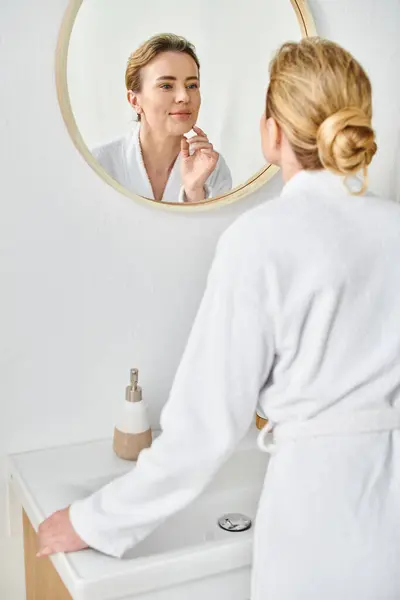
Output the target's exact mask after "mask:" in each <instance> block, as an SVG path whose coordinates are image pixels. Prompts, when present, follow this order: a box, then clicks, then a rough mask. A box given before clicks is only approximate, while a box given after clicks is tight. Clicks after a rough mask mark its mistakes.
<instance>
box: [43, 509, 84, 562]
mask: <svg viewBox="0 0 400 600" xmlns="http://www.w3.org/2000/svg"><path fill="white" fill-rule="evenodd" d="M38 544H39V551H38V553H37V554H36V556H37V557H39V558H40V557H42V556H49V555H50V554H54V553H55V552H76V551H77V550H83V549H84V548H88V547H89V546H88V545H87V544H86V543H85V542H84V541H83V540H82V539H81V538H80V537H79V535H78V534H77V533H76V532H75V530H74V528H73V527H72V524H71V521H70V518H69V507H67V508H64V509H63V510H58V511H57V512H55V513H53V514H52V515H51V516H50V517H48V518H47V519H46V520H45V521H43V523H41V524H40V525H39V529H38Z"/></svg>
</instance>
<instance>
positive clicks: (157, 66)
mask: <svg viewBox="0 0 400 600" xmlns="http://www.w3.org/2000/svg"><path fill="white" fill-rule="evenodd" d="M199 78H200V63H199V60H198V58H197V56H196V51H195V47H194V46H193V45H192V44H191V43H190V42H188V41H187V40H186V39H185V38H183V37H179V36H177V35H174V34H172V33H164V34H160V35H155V36H154V37H152V38H150V39H149V40H147V41H146V42H144V44H142V45H141V46H140V47H139V48H138V49H137V50H135V52H133V53H132V54H131V55H130V57H129V60H128V64H127V68H126V73H125V84H126V89H127V91H128V101H129V103H130V104H131V105H132V106H133V108H134V109H135V111H136V113H137V115H138V120H139V121H142V122H146V125H148V126H149V127H150V128H151V129H154V130H155V131H157V132H158V133H159V134H161V135H177V136H180V135H182V134H184V133H186V132H188V131H190V130H191V128H192V127H193V125H194V124H195V123H196V121H197V117H198V113H199V109H200V102H201V98H200V79H199Z"/></svg>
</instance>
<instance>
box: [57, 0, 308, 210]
mask: <svg viewBox="0 0 400 600" xmlns="http://www.w3.org/2000/svg"><path fill="white" fill-rule="evenodd" d="M286 1H287V2H289V1H290V3H291V5H292V7H293V9H294V11H295V13H296V17H297V20H298V22H299V26H300V30H301V34H302V37H311V36H314V35H317V32H316V28H315V23H314V19H313V17H312V15H311V12H310V9H309V7H308V5H307V0H286ZM82 2H83V0H69V4H68V6H67V10H66V11H65V14H64V18H63V20H62V23H61V28H60V32H59V36H58V41H57V49H56V60H55V70H56V88H57V97H58V102H59V105H60V109H61V114H62V117H63V119H64V122H65V125H66V127H67V130H68V133H69V135H70V136H71V139H72V141H73V143H74V145H75V147H76V148H77V149H78V151H79V152H80V153H81V154H82V156H83V157H84V159H85V160H86V162H87V163H88V165H89V166H90V167H91V168H92V169H93V170H94V171H95V172H96V173H97V174H98V175H99V176H100V177H101V178H102V179H103V180H104V181H105V182H106V183H108V184H109V185H110V186H112V187H113V188H114V189H115V190H117V191H118V192H121V193H122V194H124V195H125V196H128V197H129V198H132V200H135V201H139V202H146V203H149V202H150V203H151V204H152V205H153V206H158V207H160V208H166V209H168V210H192V211H193V210H195V211H196V210H197V211H199V210H208V209H209V208H215V207H217V206H224V205H226V204H230V203H231V202H236V201H237V200H241V199H243V198H244V197H245V196H247V195H248V194H251V193H253V192H255V191H256V190H258V189H259V188H260V187H261V186H262V185H264V184H265V183H266V182H267V181H268V180H269V179H271V177H273V175H275V173H277V172H278V171H279V167H277V166H275V165H271V164H270V165H266V166H265V167H263V168H262V169H260V170H259V171H258V172H257V173H256V174H255V175H253V176H252V177H250V179H248V180H247V181H245V182H244V183H242V184H240V185H238V186H236V187H235V188H233V189H232V190H231V191H230V192H228V193H227V194H223V195H221V196H216V197H215V198H212V199H211V200H204V201H203V202H196V203H189V202H186V203H178V202H158V201H157V200H153V199H151V198H145V197H143V196H139V195H137V194H134V193H133V192H131V191H129V190H128V189H127V188H125V187H124V186H122V185H121V184H120V183H118V181H116V180H115V179H114V178H113V177H111V176H110V175H109V174H108V173H107V171H105V170H104V169H103V168H102V167H101V166H100V164H99V163H98V162H97V161H96V159H95V158H94V157H93V155H92V154H91V152H90V150H89V148H88V147H87V145H86V144H85V142H84V140H83V138H82V136H81V134H80V131H79V129H78V126H77V123H76V121H75V117H74V114H73V111H72V107H71V101H70V97H69V92H68V81H67V59H68V46H69V40H70V37H71V32H72V28H73V26H74V22H75V18H76V16H77V14H78V11H79V8H80V7H81V4H82Z"/></svg>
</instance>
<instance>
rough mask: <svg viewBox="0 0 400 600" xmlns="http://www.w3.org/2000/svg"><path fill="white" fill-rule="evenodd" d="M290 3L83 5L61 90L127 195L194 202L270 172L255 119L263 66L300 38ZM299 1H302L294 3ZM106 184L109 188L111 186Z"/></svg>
mask: <svg viewBox="0 0 400 600" xmlns="http://www.w3.org/2000/svg"><path fill="white" fill-rule="evenodd" d="M293 5H294V3H293V2H292V0H262V1H261V0H249V1H248V2H247V3H246V5H245V6H243V5H242V4H240V5H239V4H238V5H236V4H235V5H233V4H232V3H231V2H230V1H228V0H220V1H219V2H218V3H217V5H216V3H215V2H211V0H204V1H203V2H202V3H201V4H199V5H197V7H196V10H195V11H193V10H192V9H191V10H189V9H188V5H187V2H184V1H183V0H170V2H169V3H168V6H167V5H166V4H165V2H162V1H161V0H149V2H148V4H147V5H146V10H143V7H141V5H140V4H138V3H137V2H135V1H132V0H114V1H113V2H112V3H111V2H109V0H83V2H82V4H81V5H80V8H79V10H78V12H77V15H76V18H75V21H74V24H73V27H72V32H71V36H70V39H69V44H68V55H67V87H68V96H69V101H70V105H71V109H72V113H73V116H74V119H75V122H76V125H77V128H78V130H79V133H80V135H81V137H82V139H83V141H84V143H85V145H86V146H87V148H88V149H89V150H90V152H91V153H92V155H93V157H94V158H95V159H96V161H97V163H98V164H100V166H101V167H102V169H103V170H104V171H105V172H106V173H107V174H108V175H109V176H110V177H111V178H112V180H113V181H116V182H118V183H119V184H120V185H121V186H123V188H125V189H126V190H128V191H129V192H131V193H133V194H137V195H139V196H142V197H144V198H148V199H150V200H154V201H157V202H163V203H174V204H175V203H178V204H181V205H182V204H196V203H199V202H200V203H202V202H203V203H204V202H207V201H209V200H211V199H213V198H215V197H220V196H224V195H226V194H229V193H230V192H231V191H232V190H235V189H236V188H238V187H239V186H243V185H245V184H246V182H249V181H251V180H252V179H253V178H254V177H255V175H256V174H257V173H259V172H260V171H262V170H263V169H264V168H265V167H266V165H265V159H264V157H263V154H262V151H261V148H260V142H259V131H258V121H259V115H261V113H262V112H263V110H264V102H265V90H266V86H267V85H268V64H269V61H270V59H271V58H272V56H273V54H274V53H275V51H276V49H277V48H278V47H279V46H280V45H281V44H282V43H283V42H284V41H287V40H298V39H300V38H301V29H300V25H299V21H298V17H297V15H296V12H295V10H294V8H293ZM296 5H297V3H296ZM108 181H109V180H108Z"/></svg>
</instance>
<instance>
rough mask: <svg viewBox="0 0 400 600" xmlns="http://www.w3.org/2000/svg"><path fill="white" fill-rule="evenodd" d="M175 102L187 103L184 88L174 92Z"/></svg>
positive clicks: (187, 93) (187, 98) (186, 91)
mask: <svg viewBox="0 0 400 600" xmlns="http://www.w3.org/2000/svg"><path fill="white" fill-rule="evenodd" d="M175 99H176V102H179V103H181V102H189V92H188V90H187V89H186V87H182V88H179V89H177V90H176V97H175Z"/></svg>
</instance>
